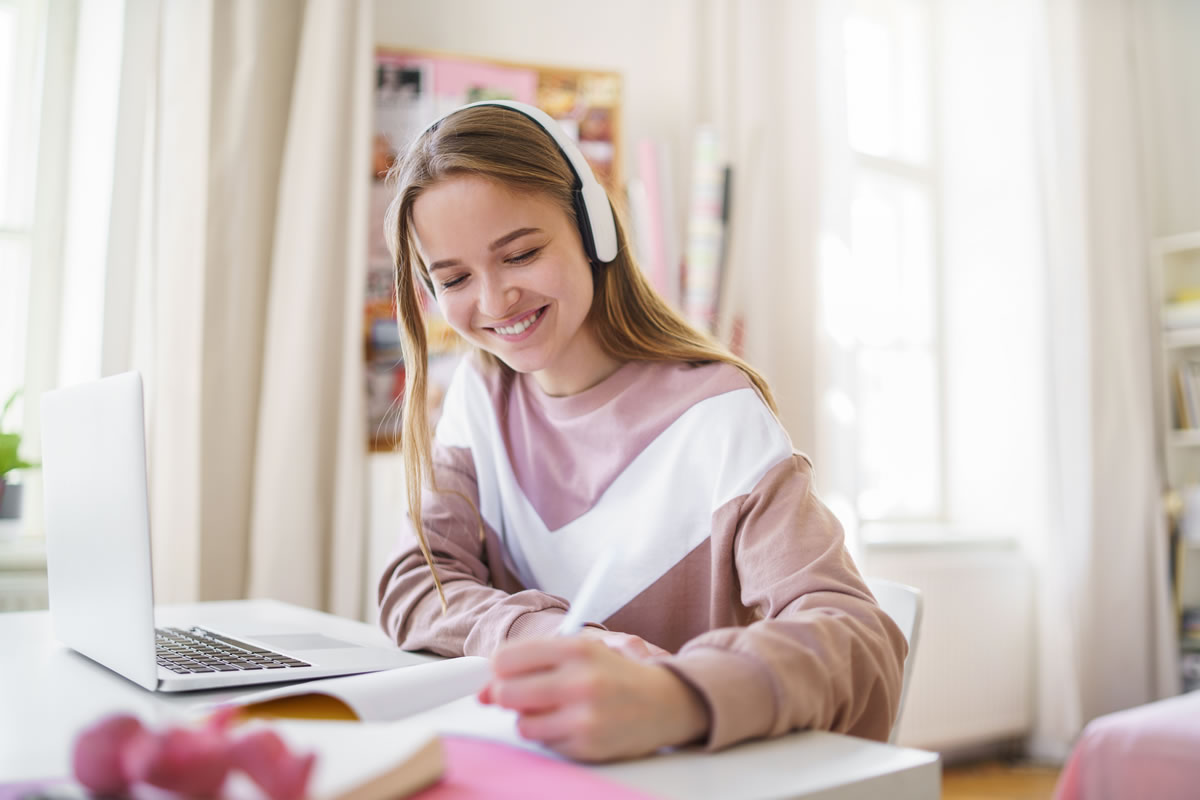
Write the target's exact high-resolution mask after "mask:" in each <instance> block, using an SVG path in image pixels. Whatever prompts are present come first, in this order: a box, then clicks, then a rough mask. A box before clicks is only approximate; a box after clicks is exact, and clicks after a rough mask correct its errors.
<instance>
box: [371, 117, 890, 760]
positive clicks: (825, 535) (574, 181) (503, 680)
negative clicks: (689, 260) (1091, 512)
mask: <svg viewBox="0 0 1200 800" xmlns="http://www.w3.org/2000/svg"><path fill="white" fill-rule="evenodd" d="M544 116H545V115H542V114H540V112H537V110H536V109H532V108H530V107H527V106H521V105H519V104H514V103H490V104H479V105H475V106H468V107H465V108H463V109H459V110H457V111H455V112H452V113H451V114H450V115H448V116H447V117H445V118H443V119H442V120H440V121H439V122H438V123H436V124H435V125H433V126H432V127H431V128H430V129H428V130H427V131H425V132H424V133H423V134H422V135H421V136H419V137H418V138H417V139H416V140H415V141H414V143H413V144H412V145H411V146H410V148H409V151H408V152H407V154H405V155H404V156H403V157H402V158H401V159H400V160H399V161H398V162H397V164H396V166H395V168H394V169H393V173H392V176H391V178H392V180H394V181H395V184H396V196H395V199H394V200H393V202H392V204H391V206H390V208H389V210H388V215H387V220H386V223H385V225H386V233H387V236H388V240H389V247H390V248H391V251H392V253H393V257H394V261H395V270H396V272H395V277H396V301H397V308H398V309H399V322H400V329H401V334H402V336H401V338H402V342H403V348H404V358H405V365H406V377H407V385H406V390H405V395H406V397H407V398H408V401H407V402H406V403H405V406H404V422H403V434H404V438H403V442H402V446H403V451H404V458H405V466H406V470H405V471H406V480H407V482H408V485H407V492H408V508H409V518H410V519H409V521H410V523H411V526H410V527H409V528H408V529H406V530H404V531H403V532H402V533H401V538H400V544H399V549H398V552H397V555H396V557H395V558H394V560H393V561H392V563H391V564H389V565H388V567H387V568H386V569H385V572H384V574H383V576H382V578H381V583H380V595H379V597H380V620H381V623H382V625H383V626H384V628H385V630H386V631H387V632H388V634H389V635H390V636H391V637H392V638H393V639H394V640H395V641H396V642H397V643H398V644H399V645H401V646H403V647H406V648H412V649H429V650H433V651H434V652H437V653H439V654H442V655H451V656H454V655H464V654H472V655H484V656H489V657H491V659H492V672H493V676H492V681H491V683H490V684H489V685H488V686H487V687H486V688H485V689H484V690H483V692H482V693H481V695H480V699H481V700H483V701H484V702H490V703H496V704H499V705H501V706H504V707H507V708H511V709H515V710H516V711H517V712H518V714H519V722H518V727H519V730H520V731H521V733H522V734H523V735H525V736H526V737H529V738H531V739H534V740H537V741H539V742H542V743H543V744H545V745H547V746H549V747H551V748H554V749H555V750H558V751H559V752H562V753H564V754H566V755H569V756H571V757H575V758H580V759H586V760H610V759H615V758H624V757H634V756H640V755H645V754H648V753H652V752H654V751H656V750H657V749H659V748H661V747H664V746H674V745H681V744H686V743H691V742H703V743H704V744H706V745H707V746H708V747H709V748H719V747H724V746H726V745H729V744H732V743H734V742H738V741H741V740H744V739H749V738H753V737H758V736H768V735H778V734H781V733H785V732H787V731H790V730H794V729H797V728H822V729H831V730H838V731H844V732H850V733H854V734H857V735H860V736H868V737H873V738H876V739H886V738H887V736H888V733H889V731H890V727H891V725H892V721H893V719H894V717H895V714H896V708H897V704H898V700H899V693H900V681H901V665H902V663H903V660H904V655H905V649H906V645H905V641H904V637H903V635H902V634H901V633H900V631H899V629H898V628H897V627H896V626H895V624H894V623H892V621H891V620H890V619H889V618H888V617H887V615H886V614H885V613H884V612H883V611H882V610H881V609H880V608H879V606H878V605H877V604H876V602H875V599H874V598H873V597H872V596H871V593H870V591H869V590H868V589H867V587H866V585H865V583H864V582H863V580H862V578H861V576H860V575H859V574H858V571H857V569H856V568H855V566H854V563H853V561H852V560H851V559H850V556H849V555H848V553H847V551H846V549H845V547H844V545H843V537H842V530H841V528H840V526H839V525H838V523H837V521H836V519H835V518H834V517H833V515H832V514H830V513H829V511H828V509H827V508H826V507H825V506H824V505H823V504H822V503H821V501H820V500H819V499H818V498H817V496H816V494H815V492H814V490H813V487H812V468H811V465H810V463H809V461H808V459H807V458H806V457H805V456H803V455H800V454H798V453H796V452H795V451H794V450H793V448H792V443H791V441H790V440H789V438H788V436H787V434H786V433H785V432H784V430H783V428H782V426H781V425H780V424H779V421H778V420H777V419H776V416H775V406H774V401H773V400H772V398H771V394H770V390H769V389H768V388H767V385H766V383H765V382H764V381H763V379H762V378H761V377H760V376H759V375H758V373H757V372H755V371H754V370H753V369H752V368H750V367H749V366H748V365H747V364H745V363H744V362H742V361H741V360H739V359H737V358H735V357H734V356H732V355H731V354H729V353H728V352H727V351H725V350H724V349H722V348H721V347H720V346H718V345H716V344H715V343H713V342H712V341H711V340H710V339H709V338H708V337H706V336H705V335H704V334H702V333H699V332H698V331H696V330H695V329H693V328H692V327H690V326H689V325H688V324H687V323H686V322H684V321H683V320H682V318H680V316H679V315H678V314H676V313H675V312H674V311H673V310H672V309H670V308H669V307H668V306H667V305H666V303H665V302H663V300H662V299H661V298H660V297H659V296H658V295H657V294H655V293H654V291H653V290H652V289H651V288H650V287H649V285H648V284H647V282H646V280H645V278H644V277H643V276H642V273H641V271H640V270H639V269H638V267H637V265H636V264H635V263H634V261H633V260H632V257H631V256H630V251H629V248H628V247H627V246H626V241H625V234H624V231H623V229H622V228H621V226H620V224H619V223H618V222H617V220H616V218H615V215H614V214H613V212H612V208H611V205H610V204H609V203H608V201H607V198H606V196H605V195H604V193H603V189H601V188H600V187H599V184H598V183H597V181H596V178H595V176H594V175H593V174H592V173H591V171H590V170H589V169H588V168H587V166H586V163H585V162H584V161H583V159H582V157H581V156H579V155H578V152H577V151H576V150H575V148H574V145H572V144H571V143H570V141H569V140H568V139H566V137H565V135H564V134H563V133H562V131H561V130H558V129H557V128H556V126H555V123H554V122H553V121H551V120H549V118H545V119H542V118H541V117H544ZM420 283H424V284H425V285H426V286H427V287H428V288H429V289H430V290H431V291H432V292H433V294H434V297H435V298H436V300H437V303H438V305H439V306H440V308H441V311H442V313H443V314H444V316H445V318H446V320H447V321H448V323H449V324H450V325H451V326H452V327H453V328H454V330H456V331H457V332H458V333H459V334H460V335H461V336H462V337H463V338H464V339H465V340H466V341H467V342H469V343H470V344H472V345H473V346H474V348H475V351H476V355H477V358H471V359H467V360H466V361H464V363H463V364H462V365H461V366H460V368H459V370H458V372H457V374H456V375H455V377H454V379H453V381H452V383H451V385H450V388H449V389H448V391H447V394H446V398H445V402H444V406H443V412H442V416H441V419H440V421H439V423H438V428H437V433H436V436H435V437H433V439H432V440H431V436H430V431H429V429H428V427H427V419H428V414H427V410H426V407H425V402H424V398H425V372H426V357H427V349H426V343H425V333H424V330H423V327H422V319H421V316H420V303H419V302H418V298H417V294H416V292H417V287H418V286H419V285H420ZM597 564H600V565H603V566H602V567H601V568H600V569H601V571H602V573H603V574H602V576H601V577H602V578H603V580H598V579H597V578H596V577H595V575H594V570H595V569H596V565H597ZM584 586H587V587H589V589H588V590H587V591H585V590H584V589H583V588H582V587H584ZM597 587H598V588H597ZM565 598H575V599H576V601H577V603H578V607H576V608H571V609H570V610H572V611H573V612H574V614H573V615H572V617H571V619H574V618H575V617H578V616H582V617H583V618H584V619H585V620H587V621H588V625H587V626H586V627H585V628H584V629H583V632H582V634H581V635H580V636H555V635H554V634H555V633H556V632H557V631H558V630H559V629H560V626H563V625H564V618H565V617H566V613H567V611H568V609H569V608H570V604H569V603H568V602H567V601H566V600H565ZM731 687H736V688H731Z"/></svg>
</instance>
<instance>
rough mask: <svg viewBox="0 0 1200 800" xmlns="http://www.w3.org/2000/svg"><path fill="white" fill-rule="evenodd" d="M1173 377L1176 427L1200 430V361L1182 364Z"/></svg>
mask: <svg viewBox="0 0 1200 800" xmlns="http://www.w3.org/2000/svg"><path fill="white" fill-rule="evenodd" d="M1173 377H1174V383H1175V387H1174V389H1175V424H1176V427H1178V428H1180V429H1181V430H1188V429H1191V428H1200V361H1182V362H1180V363H1179V364H1177V365H1176V366H1175V371H1174V376H1173Z"/></svg>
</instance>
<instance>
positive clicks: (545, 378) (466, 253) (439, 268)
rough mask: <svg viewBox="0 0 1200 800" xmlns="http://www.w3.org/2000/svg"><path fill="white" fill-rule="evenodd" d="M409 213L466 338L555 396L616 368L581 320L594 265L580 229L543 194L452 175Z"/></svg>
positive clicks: (446, 305) (443, 300)
mask: <svg viewBox="0 0 1200 800" xmlns="http://www.w3.org/2000/svg"><path fill="white" fill-rule="evenodd" d="M412 220H413V228H414V231H415V233H416V238H417V247H418V248H419V250H420V252H421V256H422V257H423V258H424V260H425V263H426V264H427V265H428V266H429V274H430V277H431V279H432V280H433V287H434V295H435V296H436V297H437V301H438V305H439V306H440V307H441V309H442V314H443V315H445V317H446V321H447V322H449V323H450V326H451V327H452V328H454V330H456V331H457V332H458V333H459V335H460V336H462V337H463V338H464V339H466V340H467V341H468V342H470V343H472V344H474V345H476V346H477V347H480V348H482V349H484V350H486V351H488V352H489V353H492V354H493V355H495V356H496V357H497V358H499V359H500V360H502V361H503V362H504V363H506V364H508V366H510V367H512V368H513V369H514V370H516V371H517V372H528V373H531V374H532V375H533V376H534V378H535V380H537V381H538V384H539V385H540V386H541V388H542V389H543V391H545V392H547V393H548V394H552V395H566V394H574V393H575V392H579V391H582V390H584V389H586V388H588V387H589V386H592V385H593V384H595V383H597V382H599V381H600V380H602V379H603V378H604V377H605V376H606V375H607V374H608V373H609V372H611V371H612V369H615V366H614V364H613V362H612V359H610V358H609V357H608V356H606V355H605V354H604V353H603V351H601V349H600V347H599V345H598V344H597V342H596V339H595V336H594V335H593V334H592V332H591V330H590V327H589V326H588V325H587V324H585V320H586V319H587V315H588V311H589V310H590V309H591V307H592V291H593V290H592V272H591V267H590V266H589V264H588V261H587V256H586V255H585V254H584V251H583V244H582V242H581V241H580V238H579V232H578V230H576V228H575V225H574V223H572V221H571V219H570V218H569V217H568V216H567V215H566V214H565V213H564V212H563V211H562V209H561V208H559V207H558V206H557V205H556V204H555V203H554V202H553V201H552V200H551V199H550V198H549V197H546V196H544V195H540V194H530V193H522V192H516V191H513V190H511V189H509V188H507V187H505V186H503V185H501V184H499V183H496V182H494V181H491V180H488V179H486V178H480V177H477V176H458V177H453V178H450V179H447V180H444V181H442V182H440V183H437V184H435V185H433V186H432V187H430V188H428V189H426V190H425V191H424V192H422V193H421V195H420V196H419V197H418V198H417V200H416V201H415V202H414V203H413V211H412Z"/></svg>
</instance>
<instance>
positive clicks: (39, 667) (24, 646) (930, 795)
mask: <svg viewBox="0 0 1200 800" xmlns="http://www.w3.org/2000/svg"><path fill="white" fill-rule="evenodd" d="M241 602H243V603H245V602H253V603H270V604H271V606H272V611H273V612H274V613H280V614H286V615H288V616H289V617H290V618H292V619H294V621H295V622H296V623H297V624H304V620H305V619H306V618H308V619H311V618H312V617H311V616H310V615H315V614H318V613H319V612H315V611H309V610H306V609H302V608H298V607H294V606H286V605H283V604H278V603H273V602H272V601H258V600H256V601H241ZM237 607H238V604H237V603H220V604H216V603H213V604H205V610H206V612H210V613H211V612H212V611H213V610H217V609H219V610H222V611H233V610H236V608H237ZM194 610H195V608H194V607H189V606H174V607H167V608H164V609H160V614H159V616H160V620H159V623H160V624H163V623H164V622H166V623H170V621H171V620H172V619H173V618H178V617H181V616H182V617H186V615H187V614H188V612H189V611H194ZM322 616H326V622H329V621H330V619H329V618H328V617H327V615H322ZM289 621H291V620H289ZM334 622H335V624H337V625H338V626H342V628H343V630H344V631H346V633H347V636H348V637H349V638H360V637H362V636H364V635H369V636H372V637H377V638H378V641H380V642H383V641H384V637H383V634H382V633H380V632H378V631H376V630H374V629H373V628H371V627H370V626H368V625H365V624H363V623H360V622H355V621H352V620H345V619H337V620H335V621H334ZM426 660H428V659H427V658H426V657H423V656H418V655H414V656H413V661H414V663H418V662H421V661H426ZM256 688H261V687H250V688H243V689H239V690H216V691H207V692H192V693H188V694H178V695H163V694H155V693H153V692H148V691H145V690H144V689H142V688H140V687H139V686H137V685H135V684H133V683H130V682H129V681H127V680H125V679H124V678H121V677H120V676H118V675H116V674H114V673H112V672H110V671H109V670H107V669H105V668H103V667H101V666H99V665H97V664H95V663H93V662H92V661H90V660H88V659H86V658H84V657H83V656H80V655H78V654H77V653H74V652H73V651H71V650H69V649H67V648H66V647H64V646H63V645H61V644H59V643H58V642H57V641H56V640H55V639H54V638H53V635H52V633H51V628H50V615H49V612H45V611H31V612H15V613H7V614H4V613H0V783H4V782H10V781H18V780H34V779H39V778H50V777H59V776H64V775H66V774H68V773H69V771H70V768H69V755H70V747H71V742H72V739H73V737H74V733H75V731H78V730H79V729H80V728H82V727H84V726H85V725H88V724H90V723H91V722H93V721H95V720H96V719H97V718H99V717H100V716H102V715H104V714H107V713H111V712H115V711H123V712H127V713H132V714H136V715H138V716H139V717H141V718H142V719H144V720H147V721H149V722H153V723H159V724H161V723H163V722H166V721H168V720H171V719H176V718H179V717H181V716H184V715H185V714H187V713H188V712H189V711H191V710H192V709H193V708H194V707H195V706H197V705H199V704H201V703H213V702H219V701H220V700H223V699H225V698H227V697H232V696H234V695H236V694H238V693H239V692H246V691H253V690H255V689H256ZM412 723H413V724H414V725H432V726H434V727H435V728H438V729H439V730H445V731H447V732H471V733H476V734H481V735H486V736H490V737H495V738H498V739H501V740H507V741H510V742H512V743H514V744H520V742H519V739H518V737H517V736H516V732H515V728H514V725H513V719H512V715H510V714H509V713H508V712H504V711H501V710H498V709H493V708H489V707H482V706H479V704H478V703H477V702H476V701H475V700H474V698H464V699H462V700H458V701H455V702H453V703H449V704H447V705H446V706H442V707H441V708H438V709H434V710H432V711H427V712H424V713H423V714H419V715H417V716H415V717H413V718H412ZM523 746H525V747H531V748H534V749H537V748H536V746H534V745H530V744H529V743H523ZM593 769H595V770H597V771H598V772H599V773H601V774H603V775H605V776H607V777H609V778H611V779H612V780H616V781H619V782H622V783H627V784H629V785H632V786H635V787H637V788H639V789H642V790H643V791H646V792H648V793H650V794H655V795H659V796H662V797H678V798H693V799H696V800H702V799H703V798H723V799H724V798H746V799H747V800H750V799H751V798H791V797H806V798H822V800H834V798H836V799H837V800H860V799H861V800H865V798H875V797H889V798H898V799H900V800H903V798H912V799H913V800H918V799H920V800H935V798H937V797H939V795H940V791H941V765H940V763H939V760H938V756H937V754H936V753H928V752H925V751H922V750H912V749H908V748H902V747H893V746H890V745H885V744H880V743H877V742H871V741H867V740H864V739H857V738H854V737H851V736H842V735H838V734H832V733H824V732H817V731H805V732H801V733H796V734H791V735H789V736H784V737H780V738H778V739H773V740H770V741H763V742H753V743H748V744H745V745H741V746H738V747H733V748H730V749H728V750H725V751H723V752H721V753H716V754H704V753H699V752H695V751H680V752H676V753H672V754H669V755H664V756H657V757H654V758H648V759H642V760H638V761H632V762H626V763H622V764H611V765H605V766H600V767H593Z"/></svg>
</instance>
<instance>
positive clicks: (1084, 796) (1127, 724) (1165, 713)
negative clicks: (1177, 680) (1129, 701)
mask: <svg viewBox="0 0 1200 800" xmlns="http://www.w3.org/2000/svg"><path fill="white" fill-rule="evenodd" d="M1054 797H1055V800H1106V798H1114V800H1115V798H1129V797H1147V798H1155V800H1174V799H1175V798H1180V799H1181V800H1182V798H1196V797H1200V691H1196V692H1191V693H1189V694H1184V695H1180V696H1178V697H1171V698H1168V699H1166V700H1160V701H1158V702H1157V703H1150V704H1148V705H1144V706H1138V707H1137V708H1131V709H1129V710H1127V711H1118V712H1116V713H1115V714H1106V715H1105V716H1103V717H1098V718H1097V719H1094V720H1092V722H1091V723H1090V724H1089V725H1088V726H1087V727H1086V728H1085V729H1084V731H1083V733H1082V734H1081V735H1080V737H1079V740H1078V741H1076V742H1075V747H1074V749H1073V750H1072V751H1071V757H1070V758H1069V759H1068V760H1067V764H1066V766H1065V767H1064V768H1063V772H1062V775H1061V776H1060V777H1059V779H1058V786H1057V787H1056V789H1055V792H1054Z"/></svg>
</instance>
